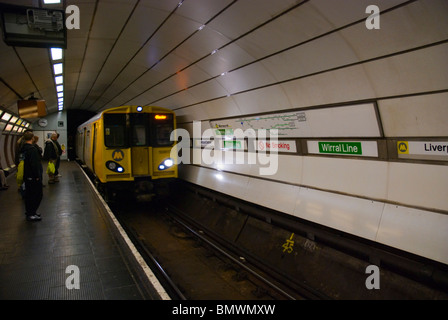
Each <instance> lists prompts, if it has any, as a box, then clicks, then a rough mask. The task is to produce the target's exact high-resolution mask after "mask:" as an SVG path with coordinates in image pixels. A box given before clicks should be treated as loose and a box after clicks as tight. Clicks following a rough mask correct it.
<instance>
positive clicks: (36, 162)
mask: <svg viewBox="0 0 448 320" xmlns="http://www.w3.org/2000/svg"><path fill="white" fill-rule="evenodd" d="M23 140H24V142H25V143H24V145H23V147H22V150H21V158H23V160H24V163H23V181H25V189H26V193H25V210H26V211H25V215H26V219H27V220H28V221H40V220H41V217H40V214H39V213H37V209H38V208H39V205H40V202H41V201H42V196H43V192H42V179H41V171H40V170H41V169H40V168H41V162H40V157H39V152H38V151H37V149H36V148H35V147H34V146H33V140H34V134H33V133H32V132H26V133H25V134H24V135H23Z"/></svg>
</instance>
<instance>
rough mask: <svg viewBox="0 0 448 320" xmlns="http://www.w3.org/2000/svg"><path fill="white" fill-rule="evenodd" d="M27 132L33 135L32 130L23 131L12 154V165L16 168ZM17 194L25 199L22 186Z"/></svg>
mask: <svg viewBox="0 0 448 320" xmlns="http://www.w3.org/2000/svg"><path fill="white" fill-rule="evenodd" d="M27 132H31V133H33V130H31V129H25V131H24V132H23V135H22V136H21V137H20V139H19V140H17V142H16V150H15V154H14V164H15V165H16V167H18V166H19V162H20V153H21V152H22V147H23V145H24V144H25V140H24V139H23V138H24V136H25V133H27ZM19 192H20V195H21V196H22V198H25V189H24V185H23V184H22V185H21V186H19Z"/></svg>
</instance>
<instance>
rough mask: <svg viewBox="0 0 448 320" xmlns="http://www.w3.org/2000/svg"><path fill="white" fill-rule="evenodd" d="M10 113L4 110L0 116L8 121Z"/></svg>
mask: <svg viewBox="0 0 448 320" xmlns="http://www.w3.org/2000/svg"><path fill="white" fill-rule="evenodd" d="M11 116H12V114H9V113H7V112H5V114H4V115H3V116H2V120H5V121H9V118H11Z"/></svg>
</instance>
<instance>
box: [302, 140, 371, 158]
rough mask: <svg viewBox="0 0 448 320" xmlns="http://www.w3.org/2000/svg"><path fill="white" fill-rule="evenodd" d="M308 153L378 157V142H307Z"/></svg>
mask: <svg viewBox="0 0 448 320" xmlns="http://www.w3.org/2000/svg"><path fill="white" fill-rule="evenodd" d="M307 146H308V153H311V154H322V155H330V156H331V155H339V156H340V155H342V156H358V157H378V144H377V142H376V141H307Z"/></svg>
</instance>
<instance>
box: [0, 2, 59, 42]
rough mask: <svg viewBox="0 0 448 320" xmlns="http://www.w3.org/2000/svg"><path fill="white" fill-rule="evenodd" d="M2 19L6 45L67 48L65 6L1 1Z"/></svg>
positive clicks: (0, 11) (0, 16)
mask: <svg viewBox="0 0 448 320" xmlns="http://www.w3.org/2000/svg"><path fill="white" fill-rule="evenodd" d="M0 21H1V29H2V32H3V41H5V43H6V44H7V45H10V46H17V47H38V48H64V49H66V48H67V31H66V27H65V11H63V10H56V9H45V8H33V7H24V6H15V5H9V4H0Z"/></svg>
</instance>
